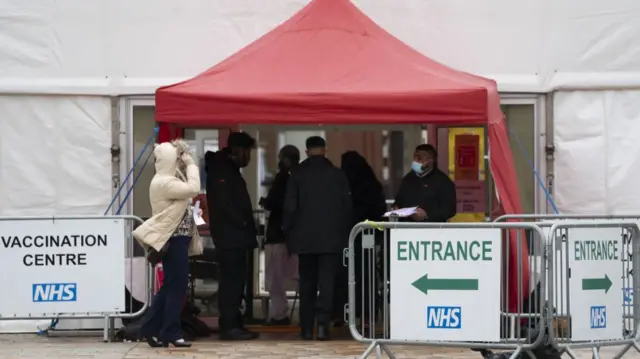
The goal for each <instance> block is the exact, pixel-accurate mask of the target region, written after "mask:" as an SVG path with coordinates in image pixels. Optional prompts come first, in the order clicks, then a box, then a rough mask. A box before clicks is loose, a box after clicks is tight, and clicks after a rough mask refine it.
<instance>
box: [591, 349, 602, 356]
mask: <svg viewBox="0 0 640 359" xmlns="http://www.w3.org/2000/svg"><path fill="white" fill-rule="evenodd" d="M591 351H592V353H593V354H592V355H591V358H593V359H600V348H598V347H593V348H591Z"/></svg>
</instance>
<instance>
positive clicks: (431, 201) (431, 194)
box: [393, 144, 457, 222]
mask: <svg viewBox="0 0 640 359" xmlns="http://www.w3.org/2000/svg"><path fill="white" fill-rule="evenodd" d="M437 158H438V155H437V153H436V149H435V148H434V147H433V146H432V145H428V144H422V145H419V146H417V147H416V150H415V151H414V153H413V162H412V163H411V171H410V172H409V173H407V174H406V175H405V176H404V178H403V179H402V182H401V183H400V189H399V190H398V194H397V195H396V199H395V203H394V204H393V207H394V208H406V207H418V209H417V211H416V213H415V214H414V215H412V216H411V217H410V218H409V220H411V221H413V222H446V221H448V220H449V219H450V218H452V217H453V216H455V215H456V205H457V204H456V186H455V184H454V183H453V181H452V180H451V179H450V178H449V176H447V175H446V174H445V173H444V172H442V171H440V170H439V169H438V166H437V162H436V160H437Z"/></svg>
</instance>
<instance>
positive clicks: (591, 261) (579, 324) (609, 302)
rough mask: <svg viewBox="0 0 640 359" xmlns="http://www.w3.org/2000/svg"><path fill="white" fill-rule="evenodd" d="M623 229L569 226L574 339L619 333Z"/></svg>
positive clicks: (597, 338)
mask: <svg viewBox="0 0 640 359" xmlns="http://www.w3.org/2000/svg"><path fill="white" fill-rule="evenodd" d="M622 243H623V241H622V230H621V228H569V229H568V247H569V268H570V269H571V278H570V283H569V290H570V291H571V292H570V298H571V300H570V304H569V309H570V311H571V324H572V325H571V337H572V339H573V340H578V341H580V340H607V339H620V338H621V337H622V305H623V294H624V293H623V290H622V276H623V273H622V260H623V253H622V248H623V246H622Z"/></svg>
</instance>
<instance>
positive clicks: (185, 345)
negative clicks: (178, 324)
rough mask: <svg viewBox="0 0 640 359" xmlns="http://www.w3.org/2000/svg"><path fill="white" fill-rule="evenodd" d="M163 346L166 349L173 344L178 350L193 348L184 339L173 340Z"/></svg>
mask: <svg viewBox="0 0 640 359" xmlns="http://www.w3.org/2000/svg"><path fill="white" fill-rule="evenodd" d="M162 344H163V346H164V347H165V348H168V347H169V344H173V346H174V347H176V348H191V343H188V342H186V341H185V340H184V339H178V340H172V341H169V342H166V343H162Z"/></svg>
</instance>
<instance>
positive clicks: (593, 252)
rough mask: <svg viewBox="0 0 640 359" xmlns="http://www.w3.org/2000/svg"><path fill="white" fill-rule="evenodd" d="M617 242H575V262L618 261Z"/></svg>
mask: <svg viewBox="0 0 640 359" xmlns="http://www.w3.org/2000/svg"><path fill="white" fill-rule="evenodd" d="M618 244H619V243H618V241H575V247H574V248H575V258H576V260H577V261H610V260H619V258H618V253H619V252H620V251H619V248H618Z"/></svg>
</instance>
